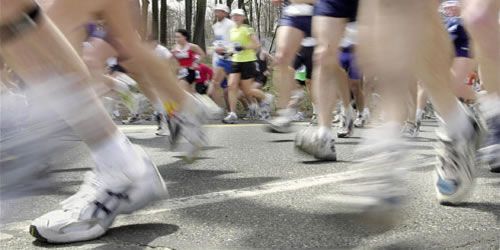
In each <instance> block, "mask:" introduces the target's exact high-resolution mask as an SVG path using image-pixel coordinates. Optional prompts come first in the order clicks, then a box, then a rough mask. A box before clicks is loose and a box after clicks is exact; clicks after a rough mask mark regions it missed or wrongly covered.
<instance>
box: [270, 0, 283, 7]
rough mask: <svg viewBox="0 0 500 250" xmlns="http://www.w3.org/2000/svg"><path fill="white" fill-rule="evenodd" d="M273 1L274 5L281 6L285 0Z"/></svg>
mask: <svg viewBox="0 0 500 250" xmlns="http://www.w3.org/2000/svg"><path fill="white" fill-rule="evenodd" d="M271 3H272V4H273V5H274V6H279V5H281V4H282V3H283V0H271Z"/></svg>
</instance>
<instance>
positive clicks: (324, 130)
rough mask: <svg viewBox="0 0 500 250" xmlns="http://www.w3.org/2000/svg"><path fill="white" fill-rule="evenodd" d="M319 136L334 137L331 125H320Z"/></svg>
mask: <svg viewBox="0 0 500 250" xmlns="http://www.w3.org/2000/svg"><path fill="white" fill-rule="evenodd" d="M318 136H319V137H320V138H322V137H325V136H326V137H329V138H330V137H332V131H331V129H330V128H329V127H325V126H320V127H319V128H318Z"/></svg>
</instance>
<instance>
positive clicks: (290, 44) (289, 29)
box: [267, 0, 315, 133]
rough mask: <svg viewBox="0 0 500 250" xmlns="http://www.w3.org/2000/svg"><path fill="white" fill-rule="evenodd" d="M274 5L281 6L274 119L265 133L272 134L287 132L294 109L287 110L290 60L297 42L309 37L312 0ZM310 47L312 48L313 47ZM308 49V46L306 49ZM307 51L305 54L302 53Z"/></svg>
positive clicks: (296, 50) (290, 87) (278, 1)
mask: <svg viewBox="0 0 500 250" xmlns="http://www.w3.org/2000/svg"><path fill="white" fill-rule="evenodd" d="M273 3H274V4H275V5H279V4H283V5H284V8H283V16H282V17H281V20H280V23H279V24H280V26H279V27H278V30H277V33H276V55H275V62H274V63H275V65H274V69H275V73H274V79H273V83H274V85H275V86H276V91H277V93H278V94H279V95H278V101H277V108H278V111H277V115H278V116H277V117H276V118H274V119H272V120H271V121H270V122H269V126H268V127H267V130H268V131H270V132H276V133H289V132H291V128H292V127H291V125H292V121H293V116H294V115H295V114H296V110H294V109H293V108H289V107H288V106H289V101H290V97H291V95H292V91H293V89H294V85H293V84H292V83H293V82H294V70H293V68H292V66H293V63H294V59H295V57H296V55H297V53H299V50H300V49H301V42H302V40H303V39H304V38H305V37H310V36H311V16H312V14H313V4H314V3H315V0H300V1H289V0H284V1H281V0H273ZM314 45H315V44H313V45H312V46H314ZM307 47H310V46H307ZM305 52H307V51H305Z"/></svg>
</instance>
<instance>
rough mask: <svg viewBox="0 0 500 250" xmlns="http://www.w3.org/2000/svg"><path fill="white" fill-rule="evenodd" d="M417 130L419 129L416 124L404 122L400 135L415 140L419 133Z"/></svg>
mask: <svg viewBox="0 0 500 250" xmlns="http://www.w3.org/2000/svg"><path fill="white" fill-rule="evenodd" d="M419 130H420V128H419V125H417V123H413V122H411V121H406V122H405V125H404V127H403V129H402V131H401V134H402V135H403V137H408V138H415V137H417V136H418V133H419V132H420V131H419Z"/></svg>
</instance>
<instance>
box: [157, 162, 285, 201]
mask: <svg viewBox="0 0 500 250" xmlns="http://www.w3.org/2000/svg"><path fill="white" fill-rule="evenodd" d="M186 166H188V165H187V164H186V163H185V162H184V161H183V160H179V161H175V162H173V163H170V164H167V165H162V166H158V169H159V171H160V174H161V175H162V176H163V178H164V179H165V181H167V182H168V192H169V193H170V198H176V197H183V196H191V195H198V194H205V193H211V192H218V191H223V190H230V189H239V188H245V187H251V186H257V185H261V184H264V183H268V182H271V181H275V180H279V179H280V178H277V177H245V178H238V177H224V176H223V175H229V174H237V173H238V172H236V171H227V170H208V169H188V168H185V167H186Z"/></svg>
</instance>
